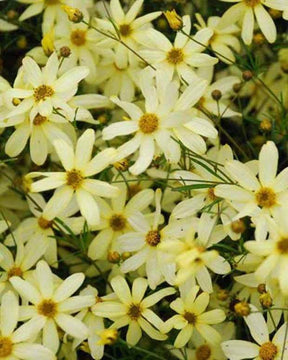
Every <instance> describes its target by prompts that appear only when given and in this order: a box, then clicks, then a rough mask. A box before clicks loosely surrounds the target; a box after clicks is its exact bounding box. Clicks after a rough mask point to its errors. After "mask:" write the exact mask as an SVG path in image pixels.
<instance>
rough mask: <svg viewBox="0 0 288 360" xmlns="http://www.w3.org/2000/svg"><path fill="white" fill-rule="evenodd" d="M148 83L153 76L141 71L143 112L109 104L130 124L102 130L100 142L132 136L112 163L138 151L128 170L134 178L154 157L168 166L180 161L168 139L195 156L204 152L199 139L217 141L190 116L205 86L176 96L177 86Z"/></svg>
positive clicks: (208, 126) (206, 126)
mask: <svg viewBox="0 0 288 360" xmlns="http://www.w3.org/2000/svg"><path fill="white" fill-rule="evenodd" d="M164 75H165V74H163V77H161V78H160V80H159V81H158V82H157V83H158V84H157V87H155V86H154V85H153V83H152V79H151V77H152V76H153V73H149V70H145V71H144V72H143V74H142V76H141V90H142V93H143V95H144V97H145V111H144V112H143V110H142V109H141V108H140V107H138V106H136V105H135V104H133V103H128V102H124V101H120V100H119V99H118V98H116V97H115V98H114V97H113V98H112V99H111V100H112V101H113V102H114V103H115V104H116V105H118V106H120V107H121V108H123V109H124V110H125V111H126V112H127V113H128V115H129V117H130V119H131V120H125V121H121V122H116V123H114V124H111V125H109V126H107V127H106V128H105V129H104V130H103V139H104V140H110V139H113V138H114V137H116V136H121V135H129V134H133V133H135V136H134V137H133V139H131V140H129V141H128V142H126V143H124V144H123V145H122V146H120V147H119V148H118V149H117V151H118V155H117V157H116V159H115V160H116V161H117V159H118V160H121V159H123V158H125V157H127V156H128V155H130V154H132V153H134V152H135V151H136V150H137V149H139V157H138V158H137V160H136V162H135V163H134V165H133V166H131V167H130V168H129V170H130V172H131V173H132V174H134V175H139V174H140V173H142V172H144V171H145V170H146V169H147V168H148V167H149V165H150V164H151V162H152V160H153V157H154V156H155V155H156V153H159V150H160V153H164V155H165V157H166V159H167V160H168V161H171V162H172V163H177V162H178V161H179V160H180V156H181V154H180V145H179V144H178V143H177V142H176V141H175V140H174V139H173V138H172V137H175V138H176V139H179V140H180V141H181V142H182V143H183V144H184V145H185V146H186V147H188V148H189V149H190V150H192V151H195V152H196V153H200V154H203V153H204V152H205V151H206V143H205V141H204V139H203V138H202V136H206V137H209V138H216V137H217V130H216V129H215V128H214V127H213V125H212V124H211V123H210V122H209V121H208V120H205V119H202V118H199V117H197V116H196V115H194V113H193V111H192V112H191V108H192V106H193V105H195V104H196V103H197V101H198V100H199V99H200V98H201V96H202V95H203V93H204V91H205V89H206V86H207V82H206V81H205V80H200V79H197V80H195V82H194V83H193V84H191V85H190V86H188V87H187V88H186V89H185V90H184V92H183V93H182V94H181V95H180V96H179V85H177V84H176V83H175V82H169V80H168V79H167V76H166V75H165V76H164Z"/></svg>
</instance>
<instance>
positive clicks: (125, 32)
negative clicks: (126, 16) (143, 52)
mask: <svg viewBox="0 0 288 360" xmlns="http://www.w3.org/2000/svg"><path fill="white" fill-rule="evenodd" d="M119 32H120V34H121V36H124V37H127V36H129V35H131V33H132V28H131V26H130V25H129V24H122V25H120V26H119Z"/></svg>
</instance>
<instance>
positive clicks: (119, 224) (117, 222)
mask: <svg viewBox="0 0 288 360" xmlns="http://www.w3.org/2000/svg"><path fill="white" fill-rule="evenodd" d="M126 223H127V220H126V218H125V217H124V216H123V215H121V214H114V215H112V216H111V218H110V220H109V224H110V227H111V228H112V229H113V230H114V231H121V230H123V229H124V228H125V226H126Z"/></svg>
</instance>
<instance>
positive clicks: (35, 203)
mask: <svg viewBox="0 0 288 360" xmlns="http://www.w3.org/2000/svg"><path fill="white" fill-rule="evenodd" d="M27 203H28V205H29V209H30V211H31V212H32V214H33V215H34V217H28V218H26V219H24V220H23V221H22V222H21V223H20V224H19V226H18V227H17V228H16V229H15V231H13V233H12V234H9V235H8V236H7V237H6V238H5V245H8V246H13V245H14V238H17V239H18V238H19V239H20V240H21V241H22V242H23V243H24V244H25V243H28V242H29V241H30V239H33V241H38V244H39V246H40V249H41V244H42V243H43V244H45V246H46V250H45V252H44V259H45V260H46V261H47V262H48V264H49V265H50V266H53V267H58V261H57V241H56V237H55V230H56V229H57V230H59V228H60V229H61V230H62V231H63V232H67V230H66V229H65V228H63V227H62V226H61V224H59V223H57V224H55V223H54V222H53V220H47V219H46V213H45V211H44V209H45V207H46V201H45V200H44V198H43V196H41V195H40V194H29V198H28V200H27ZM78 211H79V207H78V206H77V203H76V200H75V199H74V201H73V200H72V201H71V203H70V204H69V205H68V207H67V208H66V209H65V210H64V211H63V212H62V213H60V214H59V215H58V218H59V220H61V221H62V223H64V224H65V225H66V226H67V227H68V228H69V229H70V230H71V231H73V233H74V234H76V235H77V234H79V233H80V232H81V231H82V230H83V227H84V223H85V219H84V218H83V217H82V216H77V217H76V216H73V215H75V213H77V212H78ZM56 225H57V226H56ZM42 246H43V245H42ZM38 251H39V248H38ZM35 262H36V261H35Z"/></svg>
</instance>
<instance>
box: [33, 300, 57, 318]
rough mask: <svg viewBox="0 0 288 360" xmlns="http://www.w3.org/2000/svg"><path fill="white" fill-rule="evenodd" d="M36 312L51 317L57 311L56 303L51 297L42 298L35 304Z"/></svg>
mask: <svg viewBox="0 0 288 360" xmlns="http://www.w3.org/2000/svg"><path fill="white" fill-rule="evenodd" d="M37 310H38V314H40V315H44V316H46V317H49V318H53V317H54V316H55V315H56V313H57V304H56V303H55V302H54V301H53V300H51V299H45V300H43V301H42V302H41V303H40V304H39V305H38V306H37Z"/></svg>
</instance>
